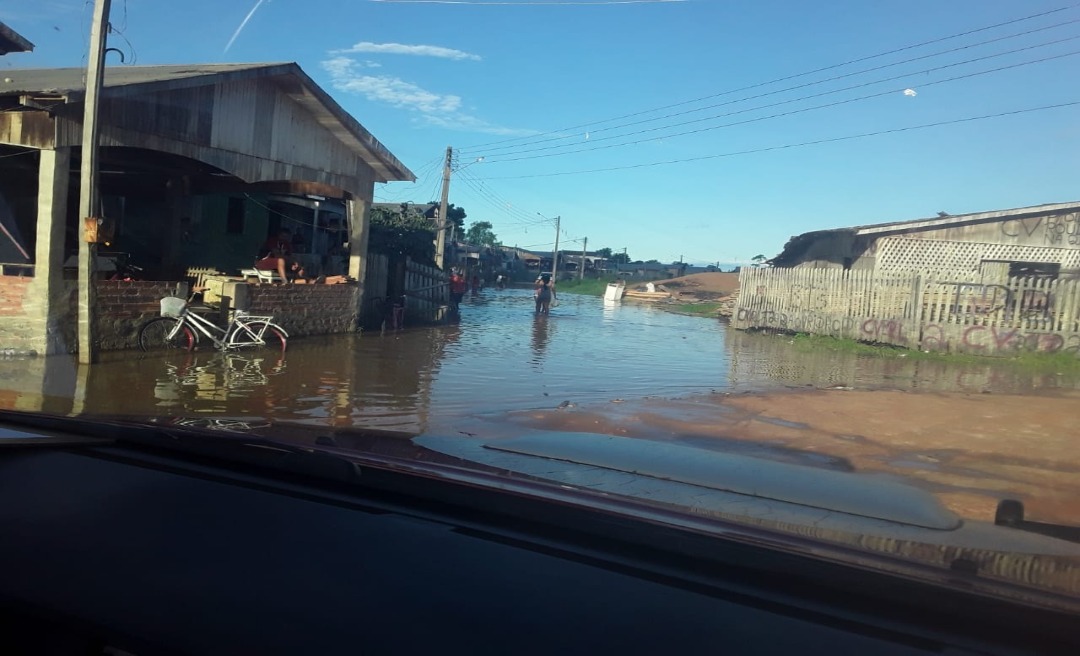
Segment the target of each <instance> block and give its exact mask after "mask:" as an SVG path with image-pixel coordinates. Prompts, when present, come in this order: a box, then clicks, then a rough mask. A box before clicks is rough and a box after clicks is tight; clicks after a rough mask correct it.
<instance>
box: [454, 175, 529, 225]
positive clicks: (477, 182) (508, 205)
mask: <svg viewBox="0 0 1080 656" xmlns="http://www.w3.org/2000/svg"><path fill="white" fill-rule="evenodd" d="M462 180H463V181H464V182H465V183H466V184H467V185H468V186H469V187H470V188H472V189H473V190H474V191H475V192H476V193H478V194H481V195H482V196H486V197H488V198H490V201H489V202H491V203H492V204H493V206H495V207H498V208H499V211H501V212H505V213H506V214H507V215H509V216H510V217H511V218H513V219H515V223H516V224H517V225H521V226H526V227H529V226H535V225H540V224H541V223H543V221H542V220H539V219H537V218H535V217H534V216H533V215H532V214H530V213H529V212H528V211H526V210H522V209H519V208H518V207H517V206H516V205H515V204H514V203H513V202H511V201H510V200H508V199H506V198H504V197H503V196H501V195H499V194H498V193H496V192H495V191H494V190H492V189H489V188H488V185H487V183H486V182H484V181H483V180H481V179H479V178H477V177H476V176H474V175H472V174H464V175H463V176H462Z"/></svg>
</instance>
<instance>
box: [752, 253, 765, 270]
mask: <svg viewBox="0 0 1080 656" xmlns="http://www.w3.org/2000/svg"><path fill="white" fill-rule="evenodd" d="M750 261H751V262H753V264H752V265H751V266H754V267H759V266H761V265H762V264H764V263H765V256H764V255H760V254H759V255H755V256H754V257H752V258H750Z"/></svg>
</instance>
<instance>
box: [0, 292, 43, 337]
mask: <svg viewBox="0 0 1080 656" xmlns="http://www.w3.org/2000/svg"><path fill="white" fill-rule="evenodd" d="M31 281H33V278H28V277H22V276H0V354H9V353H17V354H25V353H28V352H29V351H30V350H31V343H30V339H31V336H32V335H33V332H34V329H35V328H34V326H33V324H32V322H31V321H29V320H28V319H27V317H26V308H25V307H24V305H23V301H24V300H25V299H26V296H27V290H28V289H29V287H30V283H31Z"/></svg>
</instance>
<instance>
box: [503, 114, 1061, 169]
mask: <svg viewBox="0 0 1080 656" xmlns="http://www.w3.org/2000/svg"><path fill="white" fill-rule="evenodd" d="M1077 105H1080V100H1077V101H1073V102H1067V103H1059V104H1056V105H1044V106H1042V107H1030V108H1027V109H1017V110H1013V111H1010V112H999V113H997V114H984V115H982V116H969V117H966V118H958V119H953V120H949V121H938V122H935V123H924V124H922V125H912V126H908V127H903V128H892V129H890V130H878V131H876V132H864V133H861V134H853V135H847V136H843V137H831V138H829V139H817V140H814V141H804V142H801V143H794V144H785V145H782V146H770V147H768V148H755V149H751V150H739V151H734V152H730V153H720V154H716V155H702V156H700V157H687V158H685V159H673V160H665V161H660V162H646V163H642V164H628V165H626V166H612V167H608V168H602V169H586V170H580V171H559V172H556V173H535V174H532V175H507V176H495V177H492V178H488V179H490V180H523V179H526V178H549V177H555V176H561V175H581V174H584V173H606V172H609V171H625V170H628V169H640V168H647V167H651V166H664V165H667V164H684V163H686V162H699V161H702V160H707V159H719V158H721V157H735V156H738V155H752V154H756V153H767V152H771V151H775V150H786V149H790V148H801V147H803V146H816V145H821V144H827V143H836V142H840V141H852V140H854V139H863V138H866V137H876V136H880V135H883V134H896V133H899V132H911V131H914V130H925V129H928V128H935V127H941V126H945V125H956V124H958V123H970V122H973V121H982V120H986V119H991V118H1000V117H1002V116H1015V115H1018V114H1029V113H1032V112H1040V111H1045V110H1050V109H1060V108H1062V107H1074V106H1077Z"/></svg>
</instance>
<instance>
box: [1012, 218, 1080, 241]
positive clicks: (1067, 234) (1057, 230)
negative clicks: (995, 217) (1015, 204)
mask: <svg viewBox="0 0 1080 656" xmlns="http://www.w3.org/2000/svg"><path fill="white" fill-rule="evenodd" d="M1039 231H1042V235H1043V243H1044V244H1046V245H1047V246H1057V247H1058V248H1062V247H1069V246H1071V247H1074V248H1080V212H1072V213H1070V214H1061V215H1056V216H1032V217H1028V218H1026V219H1009V220H1007V221H1002V222H1001V234H1003V235H1005V236H1006V237H1035V235H1037V234H1038V233H1039Z"/></svg>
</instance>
